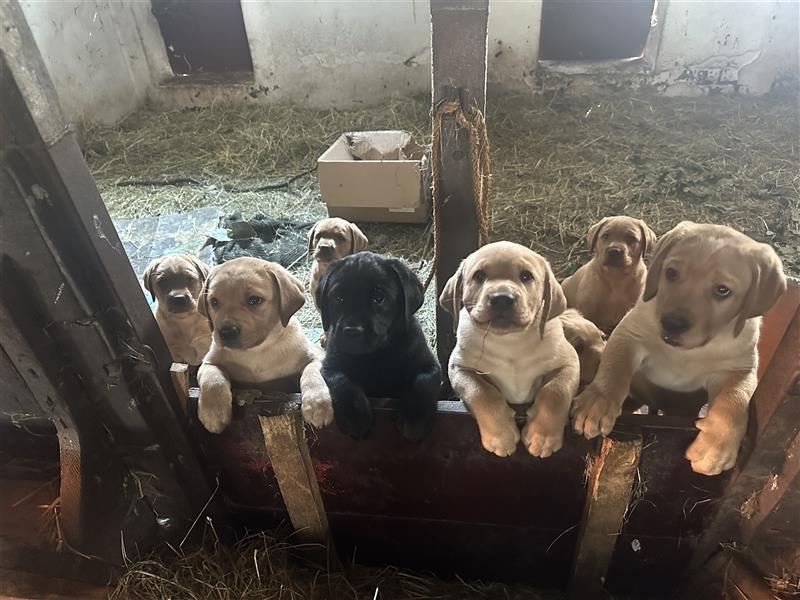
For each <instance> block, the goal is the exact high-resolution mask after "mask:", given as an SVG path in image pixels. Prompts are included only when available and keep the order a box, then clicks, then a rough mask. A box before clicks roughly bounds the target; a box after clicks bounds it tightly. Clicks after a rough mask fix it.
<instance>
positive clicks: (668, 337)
mask: <svg viewBox="0 0 800 600" xmlns="http://www.w3.org/2000/svg"><path fill="white" fill-rule="evenodd" d="M691 328H692V321H691V319H689V318H688V317H687V316H686V315H684V314H681V313H665V314H664V315H662V316H661V339H662V340H663V341H664V343H666V344H669V345H670V346H676V347H679V346H682V345H683V344H682V342H681V336H682V335H683V334H684V333H686V332H687V331H689V329H691Z"/></svg>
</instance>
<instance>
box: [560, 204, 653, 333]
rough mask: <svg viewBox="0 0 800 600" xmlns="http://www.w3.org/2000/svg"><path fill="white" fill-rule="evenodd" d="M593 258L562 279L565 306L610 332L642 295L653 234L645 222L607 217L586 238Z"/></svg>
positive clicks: (594, 226) (593, 226)
mask: <svg viewBox="0 0 800 600" xmlns="http://www.w3.org/2000/svg"><path fill="white" fill-rule="evenodd" d="M586 240H587V243H588V244H589V250H590V251H592V252H594V258H593V259H592V260H591V261H589V262H588V263H586V264H585V265H583V266H582V267H581V268H580V269H578V270H577V271H575V273H574V274H573V275H571V276H569V277H567V278H566V279H565V280H564V281H563V282H561V287H562V289H563V290H564V295H565V296H566V297H567V306H569V307H571V308H577V309H578V310H579V311H581V313H582V314H583V316H584V317H586V318H587V319H589V320H590V321H591V322H592V323H594V324H595V325H597V326H598V327H599V328H600V329H602V330H604V331H606V332H610V331H611V330H612V329H614V327H616V326H617V323H619V322H620V321H621V320H622V317H624V316H625V313H627V312H628V311H629V310H630V309H631V308H633V305H634V304H636V301H637V300H638V299H639V296H641V295H642V290H643V289H644V281H645V277H646V276H647V268H646V267H645V266H644V255H645V252H646V251H647V249H648V248H651V247H652V246H653V244H655V242H656V234H655V233H653V230H652V229H650V228H649V227H648V226H647V224H646V223H645V222H644V221H641V220H639V219H633V218H631V217H621V216H620V217H606V218H604V219H602V220H601V221H599V222H598V223H595V224H594V225H592V226H591V227H590V228H589V233H588V234H587V237H586Z"/></svg>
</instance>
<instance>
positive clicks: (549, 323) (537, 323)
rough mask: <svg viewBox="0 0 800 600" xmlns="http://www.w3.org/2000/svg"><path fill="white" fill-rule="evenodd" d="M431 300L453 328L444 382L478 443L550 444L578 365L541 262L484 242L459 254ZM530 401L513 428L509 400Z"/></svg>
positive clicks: (562, 422)
mask: <svg viewBox="0 0 800 600" xmlns="http://www.w3.org/2000/svg"><path fill="white" fill-rule="evenodd" d="M439 303H440V304H441V306H442V308H444V309H445V310H447V311H448V312H450V313H451V314H452V315H453V318H454V322H455V327H456V329H457V333H458V335H457V342H456V347H455V349H454V350H453V353H452V355H451V356H450V365H449V374H450V382H451V383H452V386H453V390H454V391H455V392H456V393H457V394H458V395H459V396H460V397H461V399H462V400H463V401H464V403H465V404H466V405H467V407H469V409H470V411H471V412H472V414H473V416H474V417H475V420H476V421H477V422H478V429H479V430H480V435H481V443H482V444H483V447H484V448H485V449H486V450H487V451H489V452H492V453H494V454H496V455H497V456H510V455H511V454H513V453H514V452H515V451H516V448H517V443H518V442H519V441H520V439H522V442H523V444H524V445H525V447H526V448H527V450H528V452H529V453H530V454H531V455H533V456H538V457H542V458H545V457H548V456H550V455H551V454H553V453H554V452H556V451H558V450H559V449H560V448H561V445H562V443H563V438H564V428H565V426H566V424H567V420H568V417H569V407H570V403H571V402H572V398H573V396H574V395H575V392H576V391H577V389H578V379H579V366H578V355H577V354H576V352H575V349H574V348H573V347H572V346H571V345H570V344H569V342H568V341H567V339H566V338H565V337H564V331H563V329H562V325H561V321H560V319H558V318H557V317H558V315H560V314H561V313H562V312H564V310H565V309H566V305H567V302H566V300H565V298H564V294H563V292H562V291H561V287H560V286H559V285H558V281H556V278H555V276H554V275H553V272H552V270H551V268H550V265H549V264H548V262H547V261H546V260H545V259H544V258H543V257H541V256H540V255H538V254H536V253H535V252H533V251H532V250H530V249H528V248H525V247H524V246H520V245H519V244H513V243H511V242H495V243H493V244H488V245H486V246H483V247H482V248H480V249H479V250H477V251H476V252H474V253H472V254H471V255H469V256H468V257H467V258H466V259H464V260H463V261H462V263H461V266H460V267H459V268H458V271H457V272H456V273H455V275H453V277H452V278H450V280H449V281H448V282H447V285H446V286H445V288H444V290H443V291H442V295H441V297H440V298H439ZM530 403H532V404H531V405H530V408H528V411H527V412H528V418H527V422H526V424H525V427H524V429H523V430H522V432H521V433H520V429H519V427H518V426H517V422H516V418H515V411H514V409H513V408H512V407H511V406H509V404H516V405H521V404H530Z"/></svg>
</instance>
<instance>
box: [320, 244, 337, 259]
mask: <svg viewBox="0 0 800 600" xmlns="http://www.w3.org/2000/svg"><path fill="white" fill-rule="evenodd" d="M317 254H318V255H319V256H321V257H323V258H327V257H329V256H330V255H331V254H333V248H332V247H331V246H320V247H319V248H317Z"/></svg>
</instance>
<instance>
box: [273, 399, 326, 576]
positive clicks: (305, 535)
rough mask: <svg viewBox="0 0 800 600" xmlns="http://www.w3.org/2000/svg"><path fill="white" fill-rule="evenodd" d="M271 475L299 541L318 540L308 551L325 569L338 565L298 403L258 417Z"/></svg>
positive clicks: (311, 542) (310, 541)
mask: <svg viewBox="0 0 800 600" xmlns="http://www.w3.org/2000/svg"><path fill="white" fill-rule="evenodd" d="M259 421H260V423H261V430H262V431H263V433H264V444H265V446H266V448H267V454H268V455H269V459H270V463H271V464H272V469H273V470H274V471H275V479H276V480H277V482H278V486H279V487H280V490H281V495H282V496H283V501H284V503H285V504H286V510H287V511H288V513H289V518H290V520H291V521H292V526H293V527H294V529H295V531H296V532H297V538H298V540H299V541H301V542H303V543H308V544H319V546H317V547H316V548H312V550H311V551H310V552H309V554H310V558H313V559H315V560H317V561H318V562H320V563H321V564H323V565H325V566H327V567H328V568H329V569H331V568H336V567H337V566H338V560H337V557H336V553H335V551H334V549H333V543H332V541H331V538H330V531H329V528H328V517H327V515H326V514H325V506H324V505H323V503H322V495H321V494H320V491H319V485H318V484H317V477H316V474H315V473H314V465H313V464H312V462H311V455H310V454H309V452H308V444H307V443H306V438H305V427H304V425H303V417H302V415H301V413H300V408H299V406H298V405H293V406H292V407H291V408H290V409H289V410H288V411H287V412H285V413H284V414H279V415H275V416H268V417H267V416H262V417H259Z"/></svg>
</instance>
